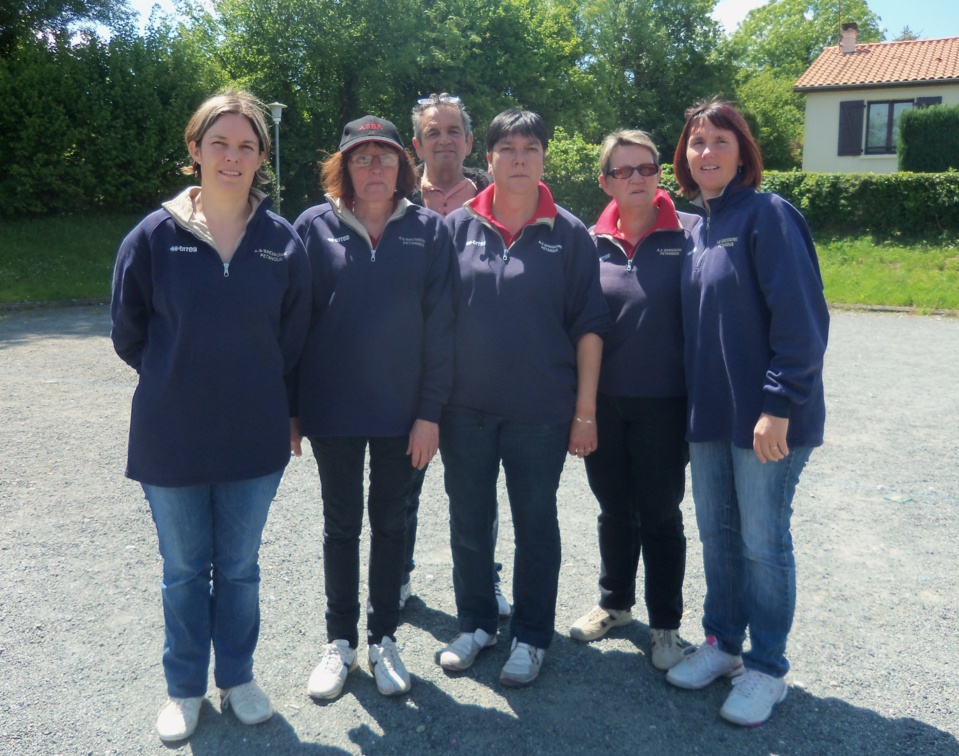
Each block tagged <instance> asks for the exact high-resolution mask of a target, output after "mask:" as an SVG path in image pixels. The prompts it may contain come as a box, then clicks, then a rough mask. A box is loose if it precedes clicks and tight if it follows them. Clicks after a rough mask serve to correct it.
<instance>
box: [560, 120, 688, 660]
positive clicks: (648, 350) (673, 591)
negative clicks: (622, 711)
mask: <svg viewBox="0 0 959 756" xmlns="http://www.w3.org/2000/svg"><path fill="white" fill-rule="evenodd" d="M661 176H662V167H661V165H660V162H659V150H657V149H656V145H655V143H654V142H653V140H652V138H651V137H650V135H649V134H647V133H646V132H645V131H638V130H626V131H617V132H614V133H613V134H610V135H609V136H608V137H606V140H605V141H604V142H603V146H602V149H601V150H600V174H599V184H600V186H601V187H602V189H603V191H604V192H606V194H607V195H609V197H610V202H609V204H608V205H607V206H606V209H605V210H603V212H602V214H601V215H600V216H599V219H598V220H597V221H596V225H595V226H593V228H592V229H590V232H591V233H592V235H593V238H594V239H595V240H596V248H597V251H598V252H599V271H600V273H599V280H600V284H601V286H602V287H603V294H604V295H605V296H606V303H607V304H608V305H609V313H610V316H611V317H612V320H613V327H612V329H611V330H610V332H609V334H608V335H607V336H606V339H605V341H604V344H603V365H602V368H601V369H600V372H599V394H598V396H597V399H596V424H597V427H598V433H599V439H598V441H599V445H598V447H597V448H596V451H594V452H593V453H592V454H590V455H589V456H588V457H586V475H587V477H588V478H589V486H590V488H591V489H592V491H593V494H594V495H595V496H596V500H597V501H598V502H599V507H600V514H599V523H598V531H599V554H600V573H599V591H600V598H599V604H598V605H597V606H596V607H595V608H593V609H592V610H591V611H589V612H587V613H586V614H584V615H583V616H582V617H580V618H579V619H578V620H577V621H576V622H575V623H574V624H573V626H572V627H571V628H570V635H571V636H572V637H573V638H575V639H576V640H580V641H593V640H597V639H599V638H602V637H603V636H604V635H605V634H606V633H607V631H609V630H610V628H613V627H617V626H620V625H625V624H627V623H629V622H630V621H631V620H632V607H633V605H634V604H635V603H636V571H637V569H638V567H639V560H640V557H642V560H643V567H644V573H645V579H644V588H645V590H644V594H645V604H646V611H647V616H648V618H649V636H650V645H651V653H650V658H651V661H652V663H653V666H654V667H656V668H657V669H661V670H666V669H669V668H670V667H672V666H675V665H676V664H678V663H679V662H680V660H681V659H682V656H683V652H684V650H685V648H686V647H688V644H687V643H685V641H683V640H682V638H680V635H679V625H680V622H681V620H682V616H683V578H684V576H685V571H686V536H685V534H684V531H683V514H682V511H681V510H680V505H681V504H682V501H683V496H684V494H685V491H686V462H687V461H688V459H689V454H688V451H687V448H686V439H685V433H686V383H685V378H684V374H683V318H682V308H681V306H680V297H679V279H680V271H681V268H682V264H683V255H684V253H685V252H687V251H688V250H689V249H691V248H692V241H691V239H690V232H689V230H688V229H689V228H691V227H693V226H695V225H697V224H698V223H699V218H698V217H696V216H695V215H689V214H687V213H677V212H676V208H675V207H674V206H673V201H672V200H671V199H670V198H669V195H668V194H667V193H666V192H665V190H663V189H660V188H659V181H660V177H661Z"/></svg>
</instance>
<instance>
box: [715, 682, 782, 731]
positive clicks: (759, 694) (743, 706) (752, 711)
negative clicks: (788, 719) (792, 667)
mask: <svg viewBox="0 0 959 756" xmlns="http://www.w3.org/2000/svg"><path fill="white" fill-rule="evenodd" d="M788 692H789V686H787V685H786V681H785V680H783V679H782V678H781V677H771V676H770V675H767V674H764V673H762V672H758V671H756V670H755V669H748V670H746V673H745V674H743V675H740V676H739V677H737V678H736V679H735V680H733V690H732V692H731V693H730V694H729V696H727V698H726V703H724V704H723V708H721V709H720V710H719V715H720V716H721V717H722V718H723V719H726V720H728V721H730V722H732V723H734V724H738V725H743V726H744V727H755V726H756V725H761V724H762V723H763V722H765V721H766V720H767V719H769V715H770V714H772V713H773V707H774V706H775V705H776V704H778V703H779V702H780V701H782V700H783V699H784V698H785V697H786V694H787V693H788Z"/></svg>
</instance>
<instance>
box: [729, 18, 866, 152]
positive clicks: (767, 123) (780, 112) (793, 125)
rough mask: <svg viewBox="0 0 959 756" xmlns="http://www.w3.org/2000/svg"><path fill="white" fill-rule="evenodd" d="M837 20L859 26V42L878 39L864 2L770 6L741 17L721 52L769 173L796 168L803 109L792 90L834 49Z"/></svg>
mask: <svg viewBox="0 0 959 756" xmlns="http://www.w3.org/2000/svg"><path fill="white" fill-rule="evenodd" d="M840 6H841V12H842V16H841V17H840ZM840 18H841V20H842V22H847V21H855V22H856V23H857V24H858V25H859V37H858V41H859V42H876V41H879V40H881V39H882V38H883V30H882V29H881V28H880V27H879V20H880V19H879V17H878V16H876V14H874V13H873V12H872V11H871V10H869V6H868V5H867V4H866V1H865V0H772V2H770V3H769V4H768V5H763V6H761V7H759V8H756V9H754V10H751V11H750V12H749V13H747V14H746V18H745V19H744V20H743V22H742V23H741V24H740V25H739V28H738V29H737V30H736V31H735V32H734V33H733V34H732V36H731V37H730V39H729V44H728V48H727V50H726V52H727V53H728V55H729V57H730V59H731V60H732V61H733V62H734V63H735V65H736V66H737V68H738V74H737V77H736V97H737V99H738V101H739V104H740V106H741V108H742V110H743V112H744V114H745V115H747V116H748V117H749V120H750V121H752V123H753V124H754V125H755V127H756V128H755V130H756V134H755V136H756V139H757V141H758V142H759V146H760V148H761V149H762V152H763V159H764V161H765V163H766V165H767V166H768V167H769V168H774V169H777V170H792V169H794V168H798V167H799V166H800V165H801V163H802V149H801V148H802V139H803V123H804V120H805V103H804V100H803V97H802V96H801V95H798V94H796V93H794V92H793V91H792V87H793V84H795V83H796V80H797V79H798V78H799V77H800V76H801V75H802V74H803V72H804V71H805V70H806V69H807V68H809V66H810V65H811V64H812V62H813V61H814V60H815V59H816V58H817V57H819V55H820V53H822V51H823V48H825V47H829V46H835V45H837V44H839V28H840Z"/></svg>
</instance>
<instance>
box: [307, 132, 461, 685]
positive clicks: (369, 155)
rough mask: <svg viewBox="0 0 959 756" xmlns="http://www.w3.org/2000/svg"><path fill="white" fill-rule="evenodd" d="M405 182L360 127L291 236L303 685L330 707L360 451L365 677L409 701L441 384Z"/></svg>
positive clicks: (423, 239) (349, 579)
mask: <svg viewBox="0 0 959 756" xmlns="http://www.w3.org/2000/svg"><path fill="white" fill-rule="evenodd" d="M414 179H415V172H414V169H413V162H412V160H411V158H410V157H409V155H408V154H407V153H406V151H405V150H404V148H403V142H402V140H401V139H400V135H399V132H398V131H397V129H396V127H395V126H394V125H393V124H392V123H390V122H389V121H385V120H383V119H381V118H376V117H375V116H364V117H363V118H360V119H358V120H356V121H351V122H350V123H348V124H347V125H346V127H345V128H344V129H343V137H342V139H341V140H340V149H339V151H338V152H336V153H335V154H334V155H332V156H331V157H330V158H329V159H327V160H326V161H325V162H324V164H323V169H322V180H323V188H324V190H325V191H326V199H327V201H326V202H325V203H324V204H322V205H318V206H317V207H313V208H311V209H309V210H307V211H306V212H304V213H303V214H302V215H301V216H300V217H299V218H298V219H297V221H296V223H295V228H296V230H297V231H298V232H299V234H300V236H301V237H302V239H303V241H304V243H305V244H306V249H307V251H308V253H309V257H310V264H311V266H312V269H313V272H314V277H313V319H312V322H311V324H310V332H309V336H308V337H307V342H306V346H305V348H304V350H303V357H302V360H301V363H300V371H299V393H298V397H299V407H298V419H297V423H296V425H295V430H294V435H293V438H292V443H293V448H294V452H296V451H298V450H299V445H300V438H301V436H300V434H302V435H303V436H307V437H309V439H310V444H311V446H312V448H313V455H314V456H315V458H316V464H317V467H318V469H319V474H320V483H321V486H322V497H323V520H324V531H323V570H324V575H325V585H326V634H327V645H325V646H324V648H323V650H322V653H321V656H320V662H319V664H318V665H317V667H316V669H315V670H314V671H313V674H312V675H311V676H310V680H309V686H308V689H309V693H310V695H311V696H313V697H314V698H318V699H331V698H336V697H337V696H339V695H340V693H341V692H342V690H343V685H344V684H345V682H346V678H347V676H348V674H349V673H350V672H351V671H353V670H354V669H356V666H357V646H358V643H359V638H358V633H357V623H358V621H359V615H360V604H359V580H360V554H359V548H360V532H361V529H362V525H363V509H364V507H363V481H364V459H365V456H366V452H367V449H369V466H370V484H369V504H368V506H369V519H370V528H371V537H370V562H369V602H368V603H367V640H368V660H369V667H370V671H371V672H372V673H373V676H374V678H375V680H376V687H377V688H378V689H379V691H380V693H382V694H383V695H387V696H392V695H399V694H401V693H405V692H406V691H408V690H409V689H410V676H409V673H408V672H407V671H406V668H405V666H404V665H403V662H402V660H401V659H400V655H399V650H398V648H397V646H396V628H397V625H398V623H399V611H400V585H401V583H402V582H403V579H404V574H405V570H404V565H405V558H406V557H405V554H406V510H407V501H408V499H409V497H410V495H411V493H412V491H413V486H414V484H415V482H416V473H417V471H418V470H422V469H423V468H424V467H426V465H427V464H428V463H429V462H430V460H431V459H432V458H433V456H434V455H435V454H436V450H437V446H438V444H439V420H440V410H441V408H442V407H443V405H444V404H445V403H446V400H447V398H448V396H449V393H450V387H451V385H452V380H453V299H452V296H453V288H452V287H453V255H452V250H451V248H450V242H449V234H448V233H447V230H446V227H445V226H444V225H443V219H442V217H441V216H440V215H439V214H438V213H434V212H433V211H432V210H426V209H425V208H422V207H419V206H417V205H413V204H411V203H410V202H409V201H408V200H407V199H405V197H406V196H407V195H408V194H409V193H410V192H411V191H412V189H413V184H414Z"/></svg>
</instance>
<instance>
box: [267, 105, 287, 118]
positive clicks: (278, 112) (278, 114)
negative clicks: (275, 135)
mask: <svg viewBox="0 0 959 756" xmlns="http://www.w3.org/2000/svg"><path fill="white" fill-rule="evenodd" d="M267 107H268V108H269V109H270V112H271V113H272V114H273V122H274V123H279V122H280V121H282V120H283V108H285V107H286V105H284V104H283V103H282V102H271V103H270V104H269V105H267Z"/></svg>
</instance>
